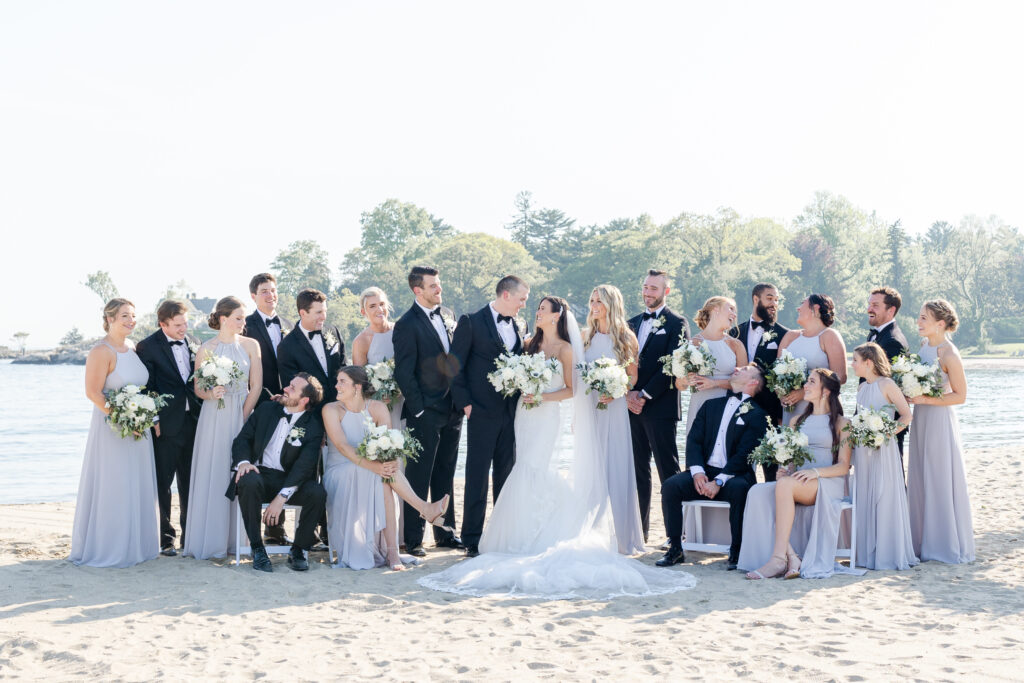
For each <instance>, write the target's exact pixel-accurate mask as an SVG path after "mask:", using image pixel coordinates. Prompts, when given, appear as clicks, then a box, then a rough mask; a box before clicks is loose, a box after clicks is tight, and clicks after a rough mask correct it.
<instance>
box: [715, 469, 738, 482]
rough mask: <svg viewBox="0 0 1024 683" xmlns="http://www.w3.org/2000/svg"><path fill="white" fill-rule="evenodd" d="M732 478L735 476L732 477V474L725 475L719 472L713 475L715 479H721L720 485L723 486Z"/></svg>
mask: <svg viewBox="0 0 1024 683" xmlns="http://www.w3.org/2000/svg"><path fill="white" fill-rule="evenodd" d="M734 476H735V475H733V474H726V473H725V472H719V473H718V474H716V475H715V479H721V480H722V483H723V484H724V483H725V482H727V481H729V480H730V479H732V478H733V477H734Z"/></svg>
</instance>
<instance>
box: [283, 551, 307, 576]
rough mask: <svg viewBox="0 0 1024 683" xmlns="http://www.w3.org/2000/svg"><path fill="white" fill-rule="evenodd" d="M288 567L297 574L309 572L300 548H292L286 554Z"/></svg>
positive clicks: (304, 555) (304, 554)
mask: <svg viewBox="0 0 1024 683" xmlns="http://www.w3.org/2000/svg"><path fill="white" fill-rule="evenodd" d="M288 566H289V567H291V568H292V569H294V570H295V571H297V572H305V571H309V562H307V561H306V553H304V552H302V548H297V547H295V546H292V550H291V552H290V553H288Z"/></svg>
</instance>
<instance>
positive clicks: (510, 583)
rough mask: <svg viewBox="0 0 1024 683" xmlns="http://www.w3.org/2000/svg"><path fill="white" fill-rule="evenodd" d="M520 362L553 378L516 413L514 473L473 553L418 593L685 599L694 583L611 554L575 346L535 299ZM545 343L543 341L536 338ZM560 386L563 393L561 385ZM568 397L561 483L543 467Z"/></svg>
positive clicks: (557, 318) (568, 327)
mask: <svg viewBox="0 0 1024 683" xmlns="http://www.w3.org/2000/svg"><path fill="white" fill-rule="evenodd" d="M536 329H537V332H536V334H535V335H534V338H533V339H531V340H530V343H529V345H528V346H527V349H526V352H527V353H540V352H543V353H544V354H545V355H546V356H547V357H552V356H554V357H557V358H558V360H559V363H560V365H561V367H562V373H561V374H560V375H558V376H556V378H555V379H554V380H552V382H551V385H550V386H549V387H548V389H547V391H545V392H544V400H543V402H542V403H541V404H540V406H538V407H536V408H533V409H530V410H526V409H524V408H523V404H522V401H520V404H519V407H518V410H517V412H516V422H515V432H516V464H515V467H514V468H513V469H512V473H511V474H510V475H509V478H508V480H507V481H506V482H505V486H504V487H503V488H502V491H501V495H500V496H499V497H498V500H497V502H496V503H495V505H494V510H493V512H492V514H491V519H490V522H489V523H488V525H487V527H486V528H485V529H484V533H483V536H482V538H481V539H480V552H481V554H480V555H479V556H477V557H474V558H472V559H468V560H465V561H462V562H459V563H458V564H455V565H453V566H451V567H449V568H448V569H446V570H444V571H442V572H438V573H436V574H431V575H428V576H424V577H422V578H420V579H419V583H420V584H421V585H423V586H426V587H427V588H432V589H434V590H440V591H446V592H449V593H458V594H463V595H494V594H501V595H511V596H516V597H524V598H543V599H564V598H591V599H605V598H613V597H617V596H621V595H659V594H663V593H672V592H675V591H681V590H687V589H690V588H693V587H694V586H695V585H696V579H694V578H693V577H692V576H691V575H690V574H687V573H685V572H682V571H679V570H667V571H666V570H662V569H656V568H654V567H651V566H648V565H645V564H643V563H642V562H640V561H638V560H634V559H631V558H629V557H626V556H624V555H620V554H619V553H618V551H617V550H618V544H617V542H616V538H615V527H614V524H613V521H612V515H611V507H610V501H609V497H608V485H607V479H606V476H605V472H604V464H603V463H602V462H600V461H599V460H598V458H596V457H594V454H595V453H596V452H597V450H596V449H595V448H594V447H593V444H594V438H595V436H594V435H595V425H594V410H593V406H592V401H591V400H589V399H590V397H588V396H586V394H585V393H584V390H583V389H582V388H581V387H580V385H579V383H580V380H579V371H578V370H577V369H576V364H577V363H581V362H583V340H582V337H581V336H580V331H579V326H578V325H577V323H576V319H575V318H574V317H573V315H572V313H571V312H570V311H569V309H568V305H567V304H566V302H565V300H564V299H561V298H559V297H551V296H549V297H545V298H544V299H542V300H541V302H540V305H539V306H538V309H537V325H536ZM545 336H547V338H548V339H547V340H545V339H544V337H545ZM566 382H568V383H569V386H567V385H566ZM569 398H571V399H572V401H571V405H572V411H573V437H572V441H573V451H572V452H573V462H572V465H571V468H570V469H571V475H572V476H571V478H570V479H566V478H564V477H563V476H561V475H560V474H559V472H558V463H557V462H553V461H552V460H553V456H554V453H555V447H556V445H557V443H558V440H559V436H560V434H561V432H562V420H561V415H560V412H561V411H560V407H561V405H562V402H563V401H564V400H565V399H569Z"/></svg>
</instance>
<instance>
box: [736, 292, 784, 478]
mask: <svg viewBox="0 0 1024 683" xmlns="http://www.w3.org/2000/svg"><path fill="white" fill-rule="evenodd" d="M751 299H752V300H753V309H754V310H753V313H751V314H750V320H748V321H746V322H742V323H740V325H739V327H735V328H733V329H732V335H733V336H734V337H736V338H737V339H739V340H740V341H741V342H742V343H743V344H744V345H745V346H746V347H747V358H749V359H750V362H751V363H754V364H756V365H757V367H759V368H760V369H761V372H762V373H767V372H768V370H769V369H770V368H771V367H772V363H774V362H775V359H776V358H777V357H778V355H779V342H781V341H782V338H783V337H784V336H786V333H787V332H789V330H788V329H786V328H785V327H783V326H782V325H780V324H779V323H778V320H777V319H778V315H779V311H780V310H782V296H781V295H780V294H779V289H778V287H776V286H775V285H773V284H771V283H768V282H761V283H759V284H756V285H754V290H753V292H752V293H751ZM752 400H753V402H754V403H755V404H757V405H758V406H759V407H760V408H761V409H763V410H764V411H765V412H766V413H768V415H769V416H770V417H771V418H772V422H774V423H775V424H776V425H779V424H781V423H782V403H781V402H780V401H779V397H778V396H777V395H776V394H775V392H774V391H768V390H765V391H759V392H757V394H756V395H755V396H754V398H753V399H752ZM777 470H778V467H776V466H765V467H764V478H765V481H775V473H776V471H777Z"/></svg>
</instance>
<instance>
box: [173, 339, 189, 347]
mask: <svg viewBox="0 0 1024 683" xmlns="http://www.w3.org/2000/svg"><path fill="white" fill-rule="evenodd" d="M184 343H185V342H183V341H181V340H180V339H175V340H173V341H171V342H170V344H171V346H182V345H183V344H184Z"/></svg>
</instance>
